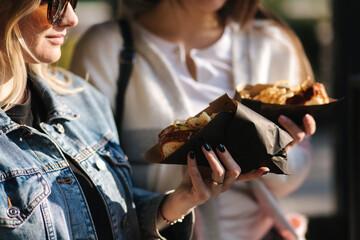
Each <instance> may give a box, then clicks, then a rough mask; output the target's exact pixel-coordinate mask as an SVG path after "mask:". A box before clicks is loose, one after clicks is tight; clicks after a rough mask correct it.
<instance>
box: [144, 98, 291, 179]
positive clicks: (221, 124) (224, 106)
mask: <svg viewBox="0 0 360 240" xmlns="http://www.w3.org/2000/svg"><path fill="white" fill-rule="evenodd" d="M209 105H210V106H209V107H208V108H206V109H204V110H203V111H205V112H207V113H208V114H209V115H211V114H212V113H217V115H216V116H215V117H214V118H213V119H212V120H211V121H210V122H209V123H208V124H207V125H205V127H203V128H202V129H201V130H200V131H199V132H198V133H196V134H195V135H193V136H192V137H191V138H190V139H189V141H188V142H186V143H185V144H184V145H183V146H181V147H180V148H179V149H177V150H176V151H175V152H174V153H173V154H171V155H170V156H169V157H167V158H166V159H164V160H162V159H161V154H160V146H159V145H158V144H156V145H155V146H153V147H152V148H151V149H150V150H148V151H147V152H145V153H144V154H143V157H144V158H145V159H146V160H147V161H149V162H152V163H163V164H183V165H184V164H186V159H187V154H188V152H190V151H194V152H195V155H196V161H197V163H198V165H204V166H208V165H209V164H208V161H207V160H206V158H205V156H204V155H203V153H202V151H201V146H202V144H203V143H204V142H205V141H206V142H207V143H208V144H210V146H211V147H212V148H213V149H215V148H216V146H217V145H218V144H219V143H222V144H224V145H225V146H226V148H227V149H228V151H229V152H230V154H231V155H232V157H233V158H234V160H235V161H236V162H237V163H238V164H239V166H240V167H241V169H242V172H248V171H251V170H253V169H257V168H259V167H268V168H269V169H270V172H272V173H276V174H286V161H287V155H286V151H285V147H286V146H287V145H288V144H289V143H290V142H291V141H292V140H293V139H292V138H291V136H290V135H289V134H288V133H287V132H286V131H284V130H282V129H281V128H279V127H278V126H277V125H276V124H274V123H273V122H271V121H269V120H267V119H266V118H264V117H262V116H261V115H259V114H257V113H256V112H254V111H253V110H251V109H249V108H248V107H246V106H244V105H243V104H240V103H238V102H236V101H234V100H233V99H231V98H230V97H229V96H228V95H226V94H225V95H223V96H222V97H220V98H218V99H216V100H215V101H213V102H211V103H210V104H209ZM203 111H201V112H203ZM201 112H200V113H201ZM200 113H199V114H200ZM199 114H198V115H199Z"/></svg>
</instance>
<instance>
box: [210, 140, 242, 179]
mask: <svg viewBox="0 0 360 240" xmlns="http://www.w3.org/2000/svg"><path fill="white" fill-rule="evenodd" d="M216 151H217V153H218V156H219V157H220V159H221V162H222V163H223V165H224V166H225V168H226V173H225V179H224V183H225V184H229V185H230V184H231V183H233V182H234V181H235V180H236V179H237V178H238V177H239V175H240V173H241V168H240V166H239V165H238V164H237V163H236V162H235V160H234V159H233V158H232V156H231V155H230V153H229V151H227V149H226V148H225V146H224V145H223V144H219V145H218V146H217V148H216Z"/></svg>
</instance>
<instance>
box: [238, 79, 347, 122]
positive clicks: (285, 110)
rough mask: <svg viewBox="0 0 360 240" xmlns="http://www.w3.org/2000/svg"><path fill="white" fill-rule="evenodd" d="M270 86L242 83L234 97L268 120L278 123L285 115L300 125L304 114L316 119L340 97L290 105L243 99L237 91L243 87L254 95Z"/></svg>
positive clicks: (329, 109) (337, 101)
mask: <svg viewBox="0 0 360 240" xmlns="http://www.w3.org/2000/svg"><path fill="white" fill-rule="evenodd" d="M269 86H272V85H270V84H257V85H250V84H244V85H240V86H238V88H237V91H236V92H235V96H234V99H235V100H236V101H238V102H241V103H242V104H244V105H245V106H247V107H248V108H250V109H252V110H254V111H255V112H257V113H259V114H260V115H262V116H264V117H265V118H267V119H269V120H270V121H272V122H274V123H276V124H278V118H279V116H280V115H285V116H287V117H288V118H290V119H291V120H293V121H294V122H295V123H296V124H297V125H299V126H301V125H302V124H303V123H302V118H303V117H304V115H305V114H310V115H311V116H313V117H314V118H315V119H317V118H318V117H319V116H320V115H321V114H322V113H323V112H324V113H326V112H328V111H331V110H332V109H333V108H334V106H336V105H337V103H339V102H340V101H341V100H342V99H333V98H330V103H328V104H321V105H308V106H291V105H280V104H270V103H262V102H261V101H257V100H251V99H243V98H241V96H240V94H239V92H238V91H241V90H243V89H247V90H249V91H250V96H251V97H253V96H256V95H257V94H258V93H259V92H260V91H261V90H263V89H265V88H267V87H269ZM280 127H281V126H280Z"/></svg>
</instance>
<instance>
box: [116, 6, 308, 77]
mask: <svg viewBox="0 0 360 240" xmlns="http://www.w3.org/2000/svg"><path fill="white" fill-rule="evenodd" d="M160 1H161V0H120V9H121V10H122V11H121V12H120V14H122V15H124V16H129V15H131V16H133V17H137V16H139V15H141V14H143V13H145V12H147V11H149V10H151V9H152V8H153V7H155V6H156V4H158V3H159V2H160ZM174 1H178V2H181V0H174ZM218 13H219V16H220V19H221V20H222V21H223V23H225V22H226V20H227V19H229V18H230V19H232V20H234V21H237V22H239V23H240V24H241V26H242V27H243V28H244V29H249V28H252V22H253V20H254V19H259V18H261V19H267V20H269V21H271V22H272V23H273V24H275V25H276V26H278V27H279V28H280V29H281V30H282V31H283V32H284V33H285V34H286V35H287V36H288V37H289V39H290V41H291V42H292V44H293V46H294V49H295V52H296V55H297V57H298V61H299V65H300V66H299V68H300V78H301V79H304V80H305V79H306V78H307V77H310V79H311V80H312V81H313V80H314V73H313V70H312V68H311V65H310V63H309V59H308V57H307V56H306V54H305V51H304V49H303V46H302V44H301V42H300V40H299V38H298V36H297V35H296V34H295V32H294V31H293V30H292V29H291V28H290V27H289V26H288V25H287V24H286V23H285V22H284V21H282V20H281V19H280V18H278V17H277V16H276V15H275V14H273V13H272V12H270V11H269V10H268V9H266V8H265V7H264V6H263V4H262V3H261V1H260V0H241V1H240V0H227V1H226V3H225V4H224V6H223V7H222V8H221V9H220V10H219V11H218ZM256 30H261V29H256Z"/></svg>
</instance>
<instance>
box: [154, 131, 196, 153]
mask: <svg viewBox="0 0 360 240" xmlns="http://www.w3.org/2000/svg"><path fill="white" fill-rule="evenodd" d="M196 132H197V131H196V130H177V129H176V127H175V126H174V125H170V126H168V127H167V128H165V129H164V130H162V131H161V132H160V133H159V144H160V148H161V156H162V158H163V159H165V158H167V157H168V156H169V155H171V154H172V153H173V152H175V151H176V149H178V148H180V147H181V146H182V145H184V144H185V142H187V141H188V140H189V139H190V137H191V136H192V135H194V134H195V133H196Z"/></svg>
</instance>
